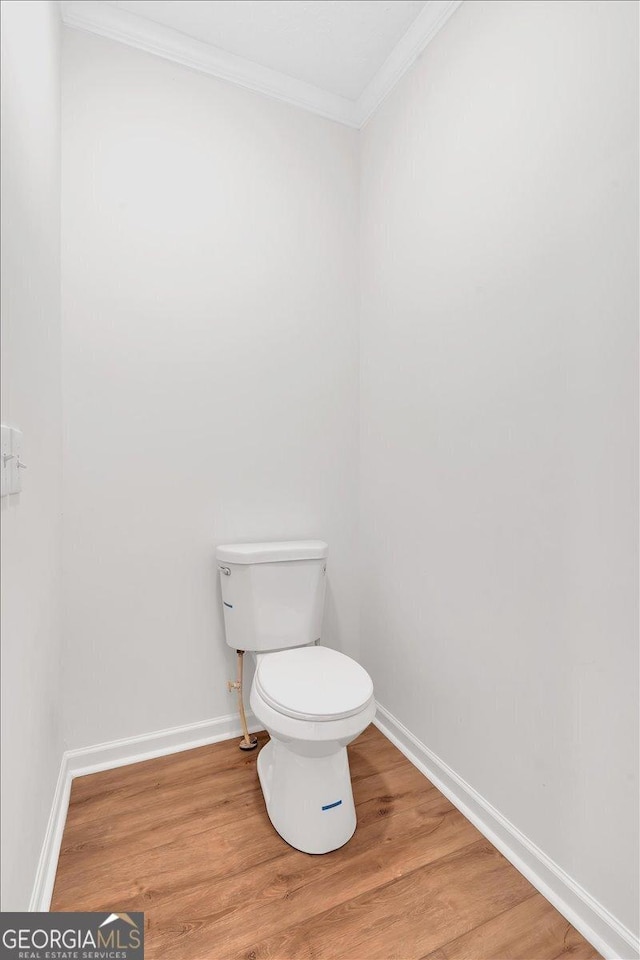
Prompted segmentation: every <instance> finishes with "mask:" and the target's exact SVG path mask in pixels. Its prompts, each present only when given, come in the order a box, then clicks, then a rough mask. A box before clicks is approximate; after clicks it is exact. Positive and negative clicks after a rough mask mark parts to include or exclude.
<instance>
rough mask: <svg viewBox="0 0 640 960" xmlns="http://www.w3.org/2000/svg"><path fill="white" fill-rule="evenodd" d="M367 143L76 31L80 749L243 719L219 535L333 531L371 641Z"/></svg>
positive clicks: (70, 696) (72, 183)
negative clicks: (365, 460)
mask: <svg viewBox="0 0 640 960" xmlns="http://www.w3.org/2000/svg"><path fill="white" fill-rule="evenodd" d="M357 161H358V157H357V133H356V132H355V131H353V130H349V129H347V128H345V127H342V126H339V125H338V124H334V123H331V122H329V121H326V120H323V119H320V118H318V117H316V116H313V115H311V114H309V113H306V112H303V111H301V110H298V109H295V108H292V107H289V106H286V105H285V104H282V103H278V102H275V101H271V100H268V99H265V98H263V97H261V96H259V95H257V94H253V93H250V92H248V91H245V90H243V89H241V88H238V87H234V86H231V85H228V84H225V83H223V82H221V81H217V80H213V79H212V78H211V77H208V76H203V75H200V74H197V73H194V72H191V71H189V70H188V69H186V68H183V67H180V66H177V65H174V64H171V63H169V62H167V61H165V60H161V59H158V58H155V57H153V56H150V55H147V54H145V53H142V52H139V51H136V50H132V49H130V48H128V47H125V46H122V45H119V44H117V43H113V42H111V41H108V40H105V39H102V38H96V37H93V36H89V35H85V34H81V33H76V32H74V31H65V39H64V80H63V201H62V209H63V376H64V405H65V616H66V621H65V624H66V642H67V663H68V671H67V681H68V682H67V688H66V691H65V700H66V702H67V705H68V717H69V723H68V729H67V742H68V745H69V746H72V747H78V746H82V745H85V744H94V743H97V742H100V741H104V740H110V739H113V738H117V737H124V736H132V735H135V734H140V733H144V732H146V731H153V730H158V729H162V728H165V727H170V726H173V725H177V724H183V723H189V722H191V721H196V720H202V719H205V718H208V717H215V716H218V715H222V714H227V713H232V712H234V710H235V701H234V698H233V697H232V696H230V695H229V694H228V693H227V691H226V684H225V681H226V679H227V677H230V676H233V673H234V670H235V664H234V662H233V660H234V655H233V654H232V652H231V651H230V650H229V649H228V648H226V647H225V644H224V635H223V628H222V619H221V615H220V601H219V594H218V585H217V574H216V566H215V562H214V550H215V545H216V544H217V543H222V542H225V541H226V542H228V541H237V540H251V539H258V540H259V539H288V538H302V537H322V538H324V539H326V540H327V541H328V542H329V544H330V568H329V569H330V581H329V589H330V595H329V601H328V603H329V606H328V613H327V620H326V637H327V640H328V642H329V643H332V644H333V645H335V646H338V647H341V648H343V649H347V648H348V647H349V645H350V644H351V643H354V642H355V637H356V633H357V596H356V574H355V560H356V546H355V535H356V499H355V498H356V479H357V476H356V471H357V426H358V422H357V421H358V418H357V398H358V369H357V361H358V338H357V333H358V330H357V289H356V288H357V251H356V242H357V201H358V190H357V176H358V166H357Z"/></svg>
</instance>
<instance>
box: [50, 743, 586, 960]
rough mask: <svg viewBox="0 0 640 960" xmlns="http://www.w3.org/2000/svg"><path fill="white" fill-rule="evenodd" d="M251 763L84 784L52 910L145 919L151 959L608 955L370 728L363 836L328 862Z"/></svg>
mask: <svg viewBox="0 0 640 960" xmlns="http://www.w3.org/2000/svg"><path fill="white" fill-rule="evenodd" d="M259 739H260V745H261V746H262V745H263V744H264V743H265V742H266V740H267V736H266V734H263V735H261V736H260V738H259ZM256 756H257V751H254V752H253V753H249V754H247V753H242V752H241V751H240V750H239V749H238V741H237V740H233V741H227V742H225V743H218V744H213V745H211V746H206V747H200V748H198V749H196V750H189V751H186V752H183V753H177V754H173V755H171V756H167V757H161V758H159V759H156V760H148V761H146V762H144V763H139V764H135V765H132V766H127V767H120V768H118V769H116V770H108V771H105V772H103V773H95V774H91V775H89V776H86V777H81V778H78V779H76V780H74V781H73V787H72V791H71V803H70V806H69V813H68V817H67V823H66V826H65V830H64V837H63V841H62V851H61V855H60V862H59V865H58V873H57V876H56V883H55V889H54V893H53V901H52V904H51V909H52V910H106V911H115V912H122V911H134V910H143V911H144V912H145V945H146V950H145V956H146V958H147V960H225V958H244V960H267V958H269V960H375V958H380V960H391V958H398V960H556V958H560V957H561V958H564V960H596V958H599V954H598V953H597V952H596V951H595V950H594V949H593V947H591V946H590V945H589V944H588V943H587V942H586V940H584V938H583V937H581V936H580V934H579V933H578V932H577V931H576V930H575V929H574V928H573V927H572V926H571V925H570V924H569V923H568V922H567V921H566V920H565V919H564V918H563V917H562V916H561V915H560V914H559V913H558V912H557V910H555V909H554V908H553V907H552V906H551V905H550V904H549V903H548V902H547V901H546V900H545V899H544V897H542V896H541V895H540V894H539V893H537V892H536V890H535V889H534V887H532V886H531V884H530V883H529V882H528V881H527V880H525V879H524V877H523V876H522V875H521V874H520V873H518V871H517V870H516V869H515V868H514V867H512V866H511V864H510V863H508V861H507V860H505V858H504V857H503V856H502V855H501V854H500V853H499V852H498V851H497V850H496V849H495V847H493V846H492V845H491V844H490V843H489V842H488V841H487V840H485V839H484V838H483V837H482V835H481V834H480V833H479V832H478V831H477V830H476V829H475V827H473V826H472V825H471V824H470V823H469V821H468V820H466V819H465V818H464V817H463V816H462V814H460V813H459V812H458V811H457V810H456V809H455V807H453V806H452V805H451V803H449V801H448V800H446V799H445V797H443V796H442V794H441V793H439V791H438V790H437V789H436V788H435V787H434V786H432V784H430V783H429V781H428V780H426V779H425V778H424V777H423V776H422V774H421V773H419V772H418V770H416V769H415V768H414V767H413V766H412V765H411V764H410V763H409V761H408V760H407V759H406V758H405V757H404V756H403V755H402V754H401V753H400V752H399V750H397V749H396V748H395V747H394V746H393V745H392V744H391V743H390V742H389V741H388V740H387V739H386V738H385V737H383V736H382V734H381V733H380V732H379V731H378V730H377V729H376V728H375V727H373V726H371V727H369V728H368V729H367V730H366V731H365V732H364V733H363V734H362V736H361V737H359V738H358V740H356V741H355V743H353V744H352V745H351V746H350V747H349V757H350V764H351V774H352V779H353V792H354V796H355V801H356V807H357V813H358V827H357V830H356V832H355V834H354V836H353V838H352V839H351V840H350V842H349V843H348V844H347V845H346V846H345V847H343V848H342V849H341V850H336V851H334V852H333V853H330V854H325V855H324V856H320V857H317V856H316V857H314V856H309V855H307V854H304V853H300V852H299V851H297V850H294V849H292V848H291V847H289V846H288V845H287V844H286V843H285V842H284V840H282V839H281V838H280V837H279V836H278V834H277V833H276V832H275V830H274V829H273V827H272V826H271V824H270V823H269V820H268V818H267V814H266V811H265V807H264V802H263V799H262V794H261V791H260V786H259V784H258V778H257V774H256V770H255V763H256Z"/></svg>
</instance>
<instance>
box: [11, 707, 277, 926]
mask: <svg viewBox="0 0 640 960" xmlns="http://www.w3.org/2000/svg"><path fill="white" fill-rule="evenodd" d="M247 723H248V726H249V731H250V732H251V733H255V732H256V731H258V730H261V729H262V725H261V724H260V723H259V722H258V721H256V719H255V717H254V716H253V715H251V714H249V715H248V716H247ZM240 736H242V730H241V727H240V721H239V719H238V716H237V714H229V715H228V716H224V717H215V718H214V719H212V720H202V721H200V722H198V723H189V724H185V725H184V726H181V727H172V728H170V729H168V730H158V731H156V732H155V733H144V734H142V735H141V736H138V737H127V738H126V739H124V740H112V741H111V742H109V743H99V744H96V745H95V746H91V747H80V749H78V750H67V751H66V752H65V753H63V755H62V759H61V761H60V772H59V774H58V780H57V782H56V787H55V790H54V794H53V802H52V804H51V813H50V814H49V821H48V823H47V829H46V831H45V836H44V841H43V844H42V850H41V852H40V860H39V861H38V867H37V870H36V879H35V883H34V885H33V892H32V895H31V901H30V903H29V910H30V911H42V912H46V911H48V910H49V907H50V905H51V896H52V894H53V885H54V883H55V879H56V870H57V869H58V858H59V856H60V847H61V845H62V835H63V833H64V825H65V822H66V819H67V810H68V808H69V798H70V796H71V783H72V781H73V780H74V778H75V777H84V776H87V775H88V774H90V773H99V772H100V771H102V770H112V769H115V768H116V767H124V766H127V765H128V764H130V763H140V762H141V761H143V760H152V759H154V757H162V756H166V755H167V754H170V753H180V752H182V751H183V750H193V749H195V748H196V747H202V746H205V745H206V744H209V743H218V742H219V741H222V740H231V739H232V738H233V737H240Z"/></svg>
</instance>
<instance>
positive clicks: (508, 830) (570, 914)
mask: <svg viewBox="0 0 640 960" xmlns="http://www.w3.org/2000/svg"><path fill="white" fill-rule="evenodd" d="M377 708H378V709H377V714H376V719H375V720H374V723H375V725H376V726H377V727H378V729H379V730H380V732H381V733H383V734H384V735H385V737H387V739H388V740H390V741H391V742H392V743H393V744H395V746H396V747H397V748H398V749H399V750H400V751H401V752H402V753H403V754H404V755H405V757H407V759H408V760H410V761H411V763H412V764H413V765H414V766H415V767H417V768H418V770H420V772H421V773H423V774H424V775H425V776H426V777H427V778H428V779H429V780H430V781H431V782H432V783H433V784H434V785H435V786H436V787H437V788H438V789H439V790H440V791H441V792H442V793H443V794H444V795H445V796H446V797H447V798H448V799H449V800H450V801H451V802H452V803H453V804H454V806H456V807H457V808H458V810H460V812H461V813H463V814H464V816H465V817H467V819H468V820H470V821H471V822H472V823H473V825H474V826H475V827H477V828H478V830H479V831H480V832H481V833H482V834H483V835H484V836H485V837H486V838H487V839H488V840H490V841H491V843H493V845H494V846H495V847H497V849H498V850H499V851H500V852H501V853H502V854H503V855H504V856H505V857H506V858H507V860H509V861H510V862H511V863H512V864H513V865H514V866H515V867H516V869H518V870H519V871H520V873H522V874H523V875H524V876H525V877H526V878H527V880H528V881H529V882H530V883H531V884H533V886H534V887H535V888H536V889H537V890H539V891H540V893H541V894H542V895H543V896H544V897H546V898H547V900H549V902H550V903H552V904H553V906H554V907H555V908H556V909H557V910H558V911H559V912H560V913H561V914H562V915H563V916H564V917H566V919H567V920H568V921H569V923H571V924H573V926H574V927H575V928H576V930H578V931H579V932H580V933H581V934H582V936H583V937H585V939H586V940H588V941H589V943H591V944H592V946H594V947H595V949H596V950H598V951H599V953H601V954H602V955H603V957H605V958H606V960H636V958H637V957H638V956H639V954H640V941H639V940H638V938H637V937H635V936H634V934H633V933H632V932H631V931H630V930H628V929H627V928H626V927H625V926H623V924H621V923H620V922H619V921H618V920H617V919H616V918H615V917H614V916H613V915H612V914H611V913H609V911H608V910H606V909H605V908H604V907H603V906H602V904H600V903H598V901H597V900H595V899H594V898H593V897H592V896H591V894H589V893H588V892H587V891H586V890H584V889H583V888H582V887H581V886H580V885H579V884H578V883H576V882H575V880H573V879H572V878H571V877H570V876H569V875H568V874H567V873H565V871H564V870H563V869H562V868H561V867H559V866H558V864H557V863H554V861H553V860H551V859H550V857H548V856H547V855H546V853H544V851H543V850H541V849H540V848H539V847H538V846H536V844H535V843H533V842H532V841H531V840H529V838H528V837H526V836H525V835H524V834H523V833H521V831H520V830H518V828H517V827H515V826H514V825H513V824H512V823H511V822H510V821H509V820H507V819H506V817H504V816H503V815H502V814H501V813H500V811H499V810H496V808H495V807H494V806H492V804H490V803H489V802H488V800H485V798H484V797H482V796H481V795H480V794H479V793H478V792H477V791H476V790H474V788H473V787H472V786H471V785H470V784H468V783H466V781H464V780H463V779H462V777H460V776H458V774H457V773H456V772H455V771H454V770H452V769H451V767H449V766H448V765H447V764H446V763H445V762H444V761H443V760H441V759H440V757H438V756H437V755H436V754H435V753H433V751H432V750H429V748H428V747H427V746H425V744H424V743H422V742H421V741H420V740H418V739H417V737H414V735H413V734H412V733H411V732H410V731H409V730H408V729H407V728H406V727H405V726H404V724H402V723H401V722H400V721H399V720H398V719H397V718H396V717H394V716H393V714H392V713H391V712H390V711H389V710H387V709H386V708H385V707H383V706H382V705H381V704H377Z"/></svg>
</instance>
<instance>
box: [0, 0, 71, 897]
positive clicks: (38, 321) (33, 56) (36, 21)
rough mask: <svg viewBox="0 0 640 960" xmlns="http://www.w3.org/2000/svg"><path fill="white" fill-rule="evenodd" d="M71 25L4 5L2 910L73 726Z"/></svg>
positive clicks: (15, 887)
mask: <svg viewBox="0 0 640 960" xmlns="http://www.w3.org/2000/svg"><path fill="white" fill-rule="evenodd" d="M59 31H60V25H59V19H58V10H57V4H55V3H50V2H39V0H33V2H31V3H19V2H15V0H7V2H3V3H2V137H1V139H2V422H3V423H10V424H13V425H14V426H18V427H20V428H21V429H22V431H23V433H24V447H23V460H24V462H25V463H26V464H27V468H28V471H27V473H26V475H25V476H24V478H23V490H22V493H21V494H19V495H14V496H11V497H5V498H3V499H2V500H1V501H0V503H1V505H2V506H1V509H2V664H1V670H0V672H1V675H2V751H1V753H2V843H1V847H2V909H3V910H15V909H20V910H26V909H27V907H28V905H29V899H30V896H31V890H32V886H33V880H34V876H35V871H36V864H37V861H38V857H39V854H40V847H41V844H42V841H43V837H44V832H45V827H46V823H47V819H48V816H49V810H50V807H51V800H52V797H53V791H54V786H55V782H56V778H57V774H58V768H59V765H60V757H61V752H62V732H61V723H60V712H61V711H60V702H61V701H60V690H59V686H60V676H59V666H60V636H61V634H60V583H61V543H60V523H61V505H62V501H61V412H60V78H59V60H60V56H59V53H60V37H59Z"/></svg>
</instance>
